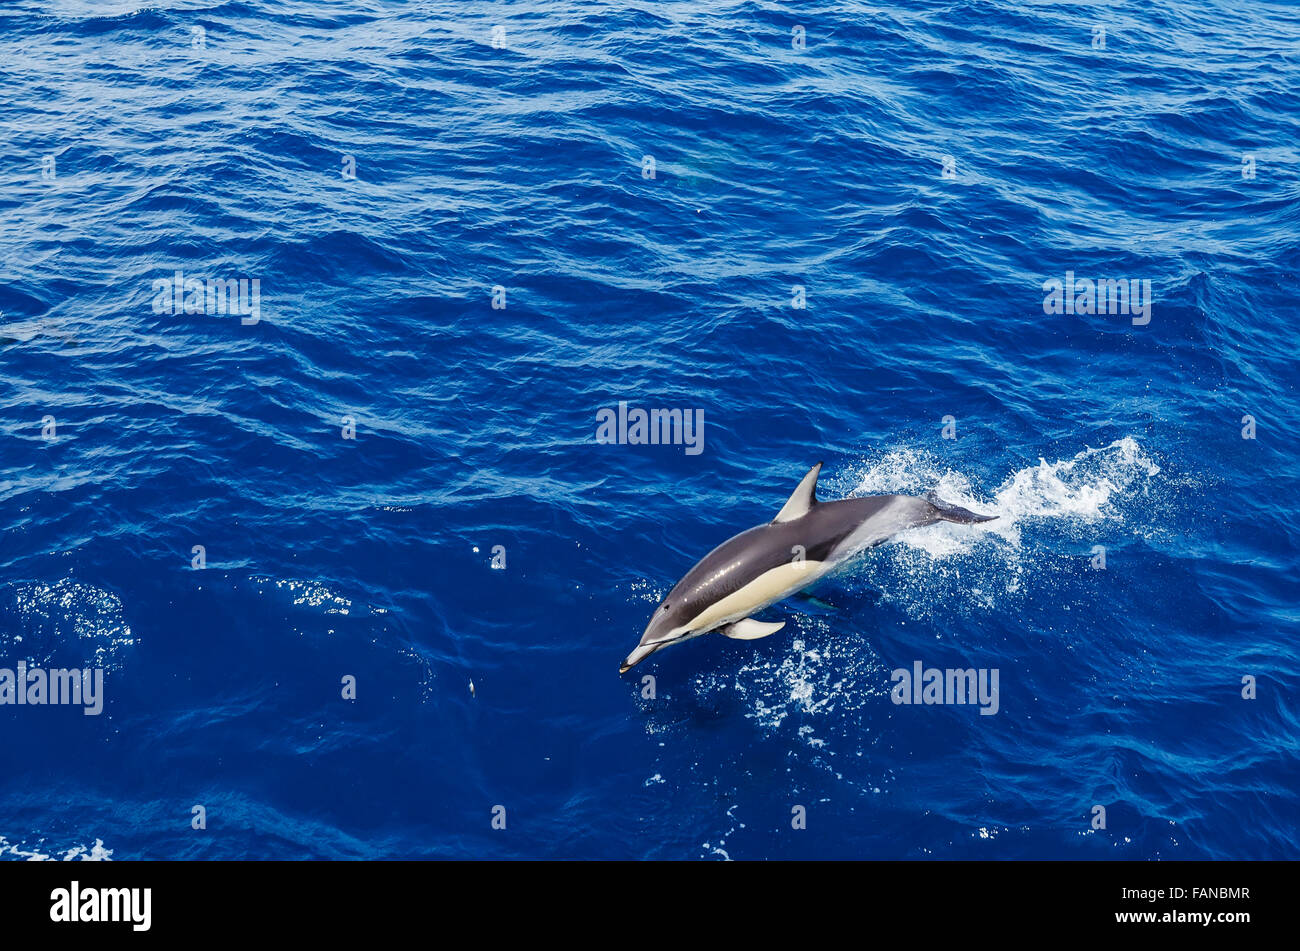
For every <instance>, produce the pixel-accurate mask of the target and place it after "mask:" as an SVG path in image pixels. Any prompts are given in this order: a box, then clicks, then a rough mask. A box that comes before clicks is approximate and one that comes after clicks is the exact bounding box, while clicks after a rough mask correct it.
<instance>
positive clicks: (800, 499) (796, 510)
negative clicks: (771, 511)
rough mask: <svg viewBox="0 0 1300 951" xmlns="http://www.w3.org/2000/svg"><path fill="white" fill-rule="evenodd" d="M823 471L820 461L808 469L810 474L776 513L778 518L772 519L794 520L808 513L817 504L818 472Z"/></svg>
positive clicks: (775, 520)
mask: <svg viewBox="0 0 1300 951" xmlns="http://www.w3.org/2000/svg"><path fill="white" fill-rule="evenodd" d="M821 471H822V464H821V463H820V462H819V463H817V465H815V466H813V467H812V468H811V469H809V470H808V474H807V475H806V476H804V477H803V479H801V480H800V482H799V484H798V485H797V486H796V487H795V490H794V494H793V495H791V496H790V498H789V499H788V500H787V501H786V503H785V505H784V506H782V507H781V511H779V512H777V513H776V518H774V519H772V521H774V522H793V521H794V520H795V519H797V518H802V517H803V516H805V515H807V514H808V511H809V509H811V508H812V507H813V506H814V505H816V504H817V474H818V473H820V472H821Z"/></svg>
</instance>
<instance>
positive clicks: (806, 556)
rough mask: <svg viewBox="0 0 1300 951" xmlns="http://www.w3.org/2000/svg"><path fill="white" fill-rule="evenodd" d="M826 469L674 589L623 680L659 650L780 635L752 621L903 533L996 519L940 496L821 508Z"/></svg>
mask: <svg viewBox="0 0 1300 951" xmlns="http://www.w3.org/2000/svg"><path fill="white" fill-rule="evenodd" d="M821 469H822V463H820V462H819V463H817V465H815V466H813V467H812V468H811V469H809V470H808V474H807V475H806V476H804V477H803V479H802V480H801V481H800V482H799V485H798V486H797V487H796V488H795V490H794V494H793V495H791V496H790V498H789V500H788V501H787V502H786V503H785V505H784V506H783V507H782V508H781V511H780V512H778V513H777V515H776V518H774V519H773V520H772V521H770V522H768V523H767V524H766V525H757V526H755V527H754V528H751V529H749V530H748V531H744V532H741V533H740V534H739V535H736V536H734V537H732V538H729V539H727V540H726V541H725V542H723V543H722V544H721V545H719V546H718V547H717V548H715V549H713V551H711V552H709V553H708V554H707V555H705V556H704V558H703V559H702V560H701V561H700V562H699V563H698V564H697V565H696V566H695V567H694V568H692V569H691V570H690V571H688V572H686V576H685V577H684V578H682V580H681V581H679V582H677V584H675V585H673V589H672V590H671V591H669V592H668V596H667V597H666V598H664V600H663V603H662V604H660V605H659V607H658V608H656V609H655V612H654V614H653V615H651V617H650V623H649V624H647V625H646V629H645V633H644V634H643V635H641V643H640V644H638V645H637V646H636V650H634V651H632V653H630V654H628V655H627V659H626V660H625V661H623V664H622V666H621V667H619V669H618V672H619V673H620V674H625V673H627V672H628V671H629V670H631V669H632V668H633V667H635V666H636V665H637V664H639V663H641V661H643V660H645V659H646V658H647V657H649V656H650V655H651V654H653V653H654V652H655V651H658V650H662V649H663V648H665V647H669V646H671V645H673V644H680V643H681V642H682V641H686V640H690V639H691V638H692V637H699V636H700V635H701V634H708V633H709V632H710V631H717V632H719V633H720V634H723V635H725V636H726V637H731V638H735V639H737V640H742V641H752V640H757V639H758V638H760V637H767V636H768V635H769V634H775V633H776V632H777V631H779V630H781V628H783V627H785V622H784V621H778V622H773V623H765V622H763V621H756V620H754V619H753V617H752V616H751V615H753V614H756V613H758V612H759V611H761V610H763V609H764V608H766V607H768V606H769V605H773V604H775V603H776V602H778V601H782V600H784V599H785V598H788V597H789V596H790V595H792V594H794V593H796V592H797V591H800V590H802V589H804V588H806V587H808V586H809V585H810V584H812V583H813V582H814V581H816V580H817V579H818V578H821V577H822V576H823V575H825V574H826V573H827V572H829V571H832V570H834V569H835V568H838V567H839V566H840V565H842V564H844V562H846V561H848V560H849V559H850V558H852V557H853V556H854V555H856V554H858V553H859V552H861V551H863V550H864V549H867V548H871V547H873V546H875V545H879V544H881V543H882V542H884V541H886V540H888V539H889V538H890V537H892V536H893V535H896V534H898V533H899V532H901V531H903V530H904V529H908V528H917V527H919V526H921V525H932V524H934V523H935V522H958V523H960V524H973V523H975V522H988V521H992V520H993V519H995V518H997V516H996V515H977V514H975V513H974V512H968V511H967V510H966V509H964V508H959V507H958V506H956V505H950V504H948V503H947V502H943V501H941V500H940V499H939V498H938V497H937V496H936V495H935V494H934V493H933V492H931V493H929V494H928V495H926V496H925V497H924V498H918V497H916V496H911V495H871V496H864V497H862V498H853V499H840V500H839V501H835V502H819V501H818V500H817V476H818V475H819V474H820V473H821Z"/></svg>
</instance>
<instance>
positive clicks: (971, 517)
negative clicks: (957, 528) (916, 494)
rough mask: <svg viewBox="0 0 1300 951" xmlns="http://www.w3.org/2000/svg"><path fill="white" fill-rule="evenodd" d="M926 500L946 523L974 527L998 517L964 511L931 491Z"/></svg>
mask: <svg viewBox="0 0 1300 951" xmlns="http://www.w3.org/2000/svg"><path fill="white" fill-rule="evenodd" d="M925 500H926V501H927V502H929V503H930V505H932V506H933V507H934V512H935V514H936V515H938V516H939V518H940V519H941V520H943V521H945V522H958V523H960V524H962V525H973V524H975V523H976V522H991V521H993V520H994V519H995V518H997V516H996V515H978V514H976V513H975V512H972V511H970V510H969V509H964V508H962V507H961V506H960V505H953V504H952V503H951V502H945V501H944V500H943V499H941V498H939V496H938V495H937V494H936V493H935V492H933V491H931V492H927V493H926V494H925Z"/></svg>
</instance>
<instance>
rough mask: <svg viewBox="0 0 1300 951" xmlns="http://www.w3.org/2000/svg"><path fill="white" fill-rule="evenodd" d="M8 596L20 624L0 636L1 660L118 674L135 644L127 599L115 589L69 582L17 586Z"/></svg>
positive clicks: (25, 583)
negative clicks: (126, 609) (125, 605)
mask: <svg viewBox="0 0 1300 951" xmlns="http://www.w3.org/2000/svg"><path fill="white" fill-rule="evenodd" d="M9 592H10V596H11V599H12V600H11V602H10V603H11V604H12V606H13V609H14V610H15V612H16V614H17V623H16V624H12V625H6V627H8V628H9V629H10V631H12V633H0V656H9V655H12V657H24V658H27V659H28V660H31V661H33V663H34V664H35V666H50V662H51V661H52V660H58V661H59V666H66V665H67V664H68V663H71V662H72V661H73V660H75V661H76V662H77V663H79V664H80V665H81V666H83V667H103V668H104V669H106V670H115V669H117V668H118V667H119V666H120V664H121V662H122V660H123V658H124V656H125V652H126V651H127V650H129V649H130V648H131V647H132V646H133V645H134V644H135V636H134V635H133V634H132V633H131V627H130V625H128V624H127V623H126V619H125V617H124V613H123V609H122V600H121V599H120V598H119V597H118V596H117V595H116V594H114V593H112V592H111V591H106V590H105V589H103V588H99V587H96V586H95V585H91V584H85V583H83V582H80V581H73V580H71V579H70V578H64V579H62V580H59V581H55V582H44V581H26V582H16V583H15V584H13V585H12V586H11V587H10V588H9Z"/></svg>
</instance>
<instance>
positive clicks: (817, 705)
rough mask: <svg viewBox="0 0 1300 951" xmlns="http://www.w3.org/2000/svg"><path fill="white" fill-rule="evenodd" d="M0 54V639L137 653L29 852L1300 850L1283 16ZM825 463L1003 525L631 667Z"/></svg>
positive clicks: (1092, 18) (62, 749)
mask: <svg viewBox="0 0 1300 951" xmlns="http://www.w3.org/2000/svg"><path fill="white" fill-rule="evenodd" d="M1103 28H1104V36H1103V34H1102V32H1101V31H1102V29H1103ZM0 90H2V92H0V127H2V128H3V130H4V132H5V143H6V148H5V149H4V152H3V155H0V211H2V212H3V213H2V214H0V341H2V342H0V440H2V442H0V445H2V447H3V448H2V450H0V667H13V666H14V665H15V664H17V663H18V662H19V661H20V660H25V661H26V662H27V663H28V664H31V665H34V666H44V667H59V666H67V667H94V666H99V667H102V668H103V669H104V670H105V671H106V675H105V681H104V684H105V686H104V695H105V705H104V710H103V713H102V714H101V715H99V716H84V715H83V714H82V712H81V710H80V709H76V708H67V707H31V706H25V707H16V706H0V854H3V855H4V856H5V857H8V858H40V857H51V858H65V857H69V858H112V859H134V858H192V859H217V858H263V857H269V858H372V857H415V858H425V857H489V858H498V857H506V858H516V857H580V858H626V857H637V858H706V859H713V858H732V859H762V858H816V857H831V858H859V857H860V858H939V859H968V858H995V859H1014V858H1031V857H1032V858H1084V859H1183V858H1214V859H1227V858H1294V857H1295V856H1296V854H1297V848H1298V845H1300V829H1298V825H1300V822H1298V819H1300V793H1298V789H1300V766H1298V760H1297V754H1298V749H1300V748H1298V746H1297V742H1298V741H1297V736H1300V707H1298V705H1297V689H1298V688H1300V669H1298V665H1300V645H1298V643H1297V640H1298V635H1300V608H1298V607H1297V605H1298V603H1300V598H1298V597H1297V595H1298V594H1300V585H1297V575H1296V567H1295V559H1296V554H1297V548H1298V547H1300V545H1298V544H1297V543H1298V542H1300V532H1298V531H1297V528H1296V524H1297V519H1300V504H1298V503H1297V498H1298V497H1300V460H1298V458H1297V453H1296V448H1295V447H1296V443H1295V426H1296V425H1297V423H1296V421H1297V420H1300V396H1298V394H1297V391H1296V381H1297V377H1298V374H1297V372H1296V354H1297V349H1298V348H1300V324H1298V321H1297V317H1300V309H1298V308H1297V306H1296V299H1297V293H1298V292H1300V287H1298V286H1297V278H1296V275H1297V271H1298V270H1300V151H1298V146H1297V143H1298V142H1300V11H1298V10H1297V8H1296V7H1295V6H1294V5H1293V4H1290V3H1284V2H1269V0H1231V2H1229V0H1156V2H1152V3H1147V2H1108V3H1101V2H1097V3H1068V2H1064V3H1063V2H1049V0H999V2H993V0H908V2H902V0H899V2H886V3H865V2H837V3H816V2H808V3H793V2H786V3H776V2H706V0H695V2H631V3H610V2H604V0H596V2H585V3H572V4H570V3H558V2H514V3H505V2H502V3H452V2H426V3H419V2H398V0H348V2H319V0H317V2H311V3H307V2H293V0H290V2H264V0H242V2H220V3H214V2H204V0H199V2H157V3H147V2H141V0H133V2H113V0H100V2H80V0H76V2H74V0H8V2H6V3H5V4H4V6H3V8H2V9H0ZM177 271H180V272H182V273H183V274H184V275H185V276H188V277H191V278H201V279H211V278H216V279H221V280H236V281H237V280H238V279H245V280H248V281H250V282H251V281H252V280H256V281H257V282H258V285H257V287H258V288H259V290H258V297H257V308H256V311H255V312H254V311H253V309H252V307H251V299H252V285H251V284H249V285H248V287H249V291H248V294H249V297H248V298H246V299H245V300H246V302H248V303H250V306H249V308H247V309H246V312H245V313H244V314H243V315H240V314H232V313H224V314H223V313H207V312H200V313H186V312H185V308H184V307H183V306H182V307H180V308H179V309H178V310H179V312H172V309H171V308H170V307H169V306H168V305H167V301H166V299H165V298H166V297H167V295H166V294H163V297H164V300H163V302H162V304H161V305H160V304H159V295H160V293H161V292H160V290H159V288H158V287H156V286H155V283H154V282H155V281H160V282H161V285H160V286H163V287H165V286H167V282H168V281H169V280H172V279H173V275H174V274H175V273H176V272H177ZM1067 272H1070V274H1072V275H1073V276H1074V278H1075V280H1082V279H1084V278H1087V279H1090V280H1101V279H1113V280H1124V281H1126V282H1128V281H1136V282H1138V284H1137V286H1138V288H1139V289H1140V288H1142V287H1143V286H1144V285H1143V284H1142V282H1144V281H1149V282H1150V284H1149V286H1150V289H1151V290H1150V295H1151V296H1150V298H1149V301H1148V303H1149V309H1147V310H1146V312H1145V314H1139V313H1133V314H1127V313H1094V314H1088V313H1080V312H1074V313H1047V312H1046V311H1047V310H1050V309H1052V308H1051V306H1050V303H1045V298H1046V297H1048V296H1049V293H1050V292H1049V291H1048V290H1047V289H1046V288H1050V287H1051V286H1052V285H1051V284H1050V282H1051V281H1052V280H1058V281H1061V282H1064V281H1065V280H1066V275H1067ZM1045 285H1046V288H1045ZM1130 286H1131V285H1130ZM799 288H802V291H800V290H798V289H799ZM799 303H802V304H804V305H805V306H802V307H800V306H796V305H797V304H799ZM502 305H503V306H502ZM205 306H206V301H205ZM1081 309H1082V308H1081ZM1148 318H1149V319H1148ZM620 401H626V402H627V403H628V404H629V406H631V407H634V408H635V407H642V408H678V409H685V410H688V411H690V412H693V413H694V412H702V413H703V419H704V424H705V426H704V430H703V443H702V446H701V449H702V451H700V452H698V453H695V452H688V451H687V449H688V448H689V447H687V446H684V445H632V444H613V445H609V444H600V443H598V442H597V439H596V419H597V414H598V413H599V412H600V411H601V410H602V409H604V408H616V407H617V406H618V404H619V403H620ZM1246 417H1249V419H1246ZM1252 426H1253V435H1254V437H1255V438H1244V436H1245V435H1251V434H1252ZM353 427H354V428H355V438H345V435H351V434H352V428H353ZM954 436H955V438H949V437H954ZM823 459H824V460H825V462H826V467H825V471H824V474H823V477H822V487H821V492H820V494H821V497H822V498H823V499H827V498H837V497H842V496H849V495H863V494H876V493H888V492H907V493H915V494H920V493H922V492H925V491H927V490H929V489H933V488H936V487H937V488H938V489H939V491H940V494H941V495H943V496H944V497H945V498H946V499H948V500H950V501H953V502H956V503H959V504H962V505H966V506H968V507H970V508H973V509H975V510H977V511H981V512H988V513H992V514H997V515H998V516H999V518H998V520H996V521H994V522H991V523H989V524H987V525H980V526H964V525H948V524H944V525H939V526H933V527H929V528H925V529H919V530H916V531H912V532H909V533H905V534H904V535H903V536H901V537H899V538H897V539H895V540H894V541H893V542H892V543H890V544H888V545H886V546H884V547H881V548H878V549H875V550H873V551H871V552H869V553H868V554H866V555H865V556H864V557H863V558H862V559H860V560H859V561H857V562H856V563H855V564H854V565H853V566H851V567H849V568H847V569H845V570H843V571H841V572H839V573H837V574H836V575H834V576H833V577H831V578H829V579H827V580H825V581H823V582H821V583H820V584H819V585H818V587H817V589H816V592H815V593H816V596H817V600H816V601H806V600H792V601H789V602H787V603H784V604H781V605H778V606H776V607H774V608H772V609H770V610H769V611H768V612H766V613H765V614H764V617H765V618H767V619H776V620H786V621H788V623H787V626H786V627H785V629H783V630H782V631H781V632H780V633H778V634H776V635H774V636H771V637H768V638H766V639H763V640H759V641H751V642H743V641H733V640H727V639H725V638H722V637H715V636H709V637H703V638H699V639H696V640H692V641H690V642H689V643H687V644H684V645H682V646H678V647H674V648H672V649H670V650H666V651H663V652H661V653H659V654H657V655H656V656H654V657H653V658H651V659H650V660H648V661H646V662H645V663H644V664H643V665H641V666H640V667H637V668H636V669H635V671H634V672H633V673H632V674H629V675H626V676H623V677H620V676H619V675H618V674H617V673H616V671H617V668H618V664H619V662H620V661H621V660H622V659H623V657H624V656H626V654H627V653H628V652H629V651H630V650H631V649H632V648H633V647H634V646H635V645H636V643H637V641H638V639H639V638H640V635H641V632H642V629H643V627H644V625H645V623H646V620H647V619H648V617H649V615H650V612H651V611H652V610H653V609H654V608H655V606H656V605H657V604H658V602H659V600H660V599H662V597H663V596H664V594H666V592H667V591H668V590H669V589H670V588H671V586H672V585H673V583H674V582H675V581H676V580H677V579H678V578H679V577H680V576H681V575H682V574H684V573H685V571H686V570H687V569H688V568H689V567H690V566H691V565H692V564H693V563H694V562H695V561H696V560H697V559H698V558H699V557H701V556H702V555H703V554H704V553H705V552H707V551H708V550H709V549H711V548H712V547H713V546H714V545H716V544H718V543H719V542H721V541H723V540H724V539H726V538H727V537H729V536H730V535H732V534H734V533H736V532H738V531H740V530H742V529H745V528H748V527H750V526H752V525H755V524H758V523H761V522H764V521H767V520H768V519H770V518H771V517H772V516H773V515H774V514H775V513H776V511H777V510H778V509H779V508H780V506H781V504H782V503H783V502H784V501H785V499H786V497H787V496H788V495H789V493H790V491H791V490H792V489H793V487H794V485H795V483H796V482H797V481H798V479H799V478H800V477H801V476H802V475H803V473H804V472H805V471H806V469H807V468H808V467H809V466H810V465H811V464H812V463H813V462H815V461H817V460H823ZM195 546H202V552H201V554H202V558H203V562H202V563H203V564H204V565H205V567H202V568H195V567H194V564H195V563H196V561H197V560H198V559H199V553H196V551H195ZM498 546H500V547H498ZM1098 546H1100V549H1099V548H1098ZM1103 550H1104V551H1103ZM1100 554H1104V558H1105V561H1104V569H1103V568H1102V567H1101V562H1100V561H1099V555H1100ZM494 565H495V566H494ZM916 661H921V662H922V663H923V664H924V665H926V666H933V667H940V668H947V667H960V668H968V667H973V668H985V669H990V670H992V669H996V670H998V671H999V678H1000V679H999V684H1000V687H999V709H998V712H997V714H996V715H990V716H984V715H980V713H979V710H978V708H977V707H974V706H955V705H954V706H942V705H935V706H927V705H921V706H911V705H898V704H895V703H893V702H892V700H891V688H892V686H893V682H892V680H891V672H892V671H893V670H894V669H896V668H911V666H912V664H913V663H914V662H916ZM644 675H651V676H653V677H654V691H653V692H654V696H653V698H651V697H649V696H647V694H648V693H649V691H648V689H647V687H646V686H645V685H644V682H643V681H642V679H641V678H642V677H643V676H644ZM346 677H353V678H355V683H356V698H355V699H354V700H349V699H344V697H343V690H344V687H343V686H342V684H343V680H344V678H346ZM1247 677H1249V678H1254V684H1255V688H1254V698H1253V699H1247V698H1245V697H1243V691H1244V692H1246V693H1249V692H1250V691H1249V689H1248V687H1247V686H1244V685H1243V678H1247ZM471 684H472V686H471ZM197 805H201V806H203V807H204V810H205V815H206V828H205V829H200V830H196V829H194V828H192V825H193V818H194V813H193V809H194V807H195V806H197ZM797 806H802V807H803V810H804V812H805V813H806V828H804V829H795V828H793V827H792V826H793V825H794V822H793V820H792V816H793V815H794V810H795V807H797ZM1096 806H1103V807H1104V808H1105V816H1106V821H1105V827H1104V828H1095V827H1094V816H1095V815H1096V813H1095V810H1094V807H1096ZM497 807H502V808H501V809H498V808H497ZM502 809H504V816H505V828H504V829H498V828H494V827H493V817H494V815H501V814H502Z"/></svg>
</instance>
